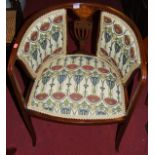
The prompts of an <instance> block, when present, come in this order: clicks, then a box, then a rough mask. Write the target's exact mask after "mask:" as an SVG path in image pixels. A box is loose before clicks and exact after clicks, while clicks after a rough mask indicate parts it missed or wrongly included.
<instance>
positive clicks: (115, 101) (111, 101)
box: [104, 97, 117, 105]
mask: <svg viewBox="0 0 155 155" xmlns="http://www.w3.org/2000/svg"><path fill="white" fill-rule="evenodd" d="M104 101H105V102H106V103H107V104H109V105H115V104H116V103H117V100H115V99H113V98H109V97H107V98H105V99H104Z"/></svg>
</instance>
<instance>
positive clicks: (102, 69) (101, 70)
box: [98, 67, 109, 73]
mask: <svg viewBox="0 0 155 155" xmlns="http://www.w3.org/2000/svg"><path fill="white" fill-rule="evenodd" d="M98 70H99V71H100V72H101V73H109V70H108V69H106V68H104V67H100V68H98Z"/></svg>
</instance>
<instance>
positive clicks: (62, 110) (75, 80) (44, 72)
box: [27, 54, 126, 119]
mask: <svg viewBox="0 0 155 155" xmlns="http://www.w3.org/2000/svg"><path fill="white" fill-rule="evenodd" d="M27 108H28V109H31V110H34V111H38V112H41V113H45V114H48V115H51V116H56V117H62V118H72V119H113V118H120V117H122V116H125V115H126V110H125V97H124V87H123V85H122V82H121V78H120V73H119V72H118V71H117V70H116V69H115V68H114V67H113V65H112V64H110V63H109V62H108V61H107V60H106V59H101V58H97V57H95V56H87V55H78V54H77V55H66V56H57V57H55V58H54V59H53V58H49V59H48V60H47V61H46V62H45V63H44V66H42V68H41V69H40V71H39V72H38V76H37V79H36V80H35V84H34V86H33V89H32V92H31V94H30V97H29V102H28V105H27Z"/></svg>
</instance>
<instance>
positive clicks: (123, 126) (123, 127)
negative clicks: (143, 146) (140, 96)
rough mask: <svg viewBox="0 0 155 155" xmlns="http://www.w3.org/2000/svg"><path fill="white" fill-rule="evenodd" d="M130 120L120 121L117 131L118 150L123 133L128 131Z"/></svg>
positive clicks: (116, 144) (116, 146)
mask: <svg viewBox="0 0 155 155" xmlns="http://www.w3.org/2000/svg"><path fill="white" fill-rule="evenodd" d="M128 122H129V121H128V120H125V121H124V122H122V123H119V124H118V126H117V132H116V138H115V149H116V150H117V151H119V146H120V143H121V140H122V138H123V135H124V133H125V131H126V128H127V125H128Z"/></svg>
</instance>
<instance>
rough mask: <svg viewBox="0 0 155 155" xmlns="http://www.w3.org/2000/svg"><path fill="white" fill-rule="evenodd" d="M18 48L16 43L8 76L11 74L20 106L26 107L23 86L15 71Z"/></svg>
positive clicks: (9, 64)
mask: <svg viewBox="0 0 155 155" xmlns="http://www.w3.org/2000/svg"><path fill="white" fill-rule="evenodd" d="M16 48H17V44H14V46H13V49H12V53H11V56H10V59H9V63H8V67H7V72H8V76H9V79H10V82H11V85H12V88H13V90H14V92H15V97H16V98H17V100H18V102H19V107H20V108H22V109H25V108H26V102H25V99H24V96H23V95H22V91H21V87H20V85H19V82H18V79H17V76H16V73H15V62H16Z"/></svg>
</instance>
